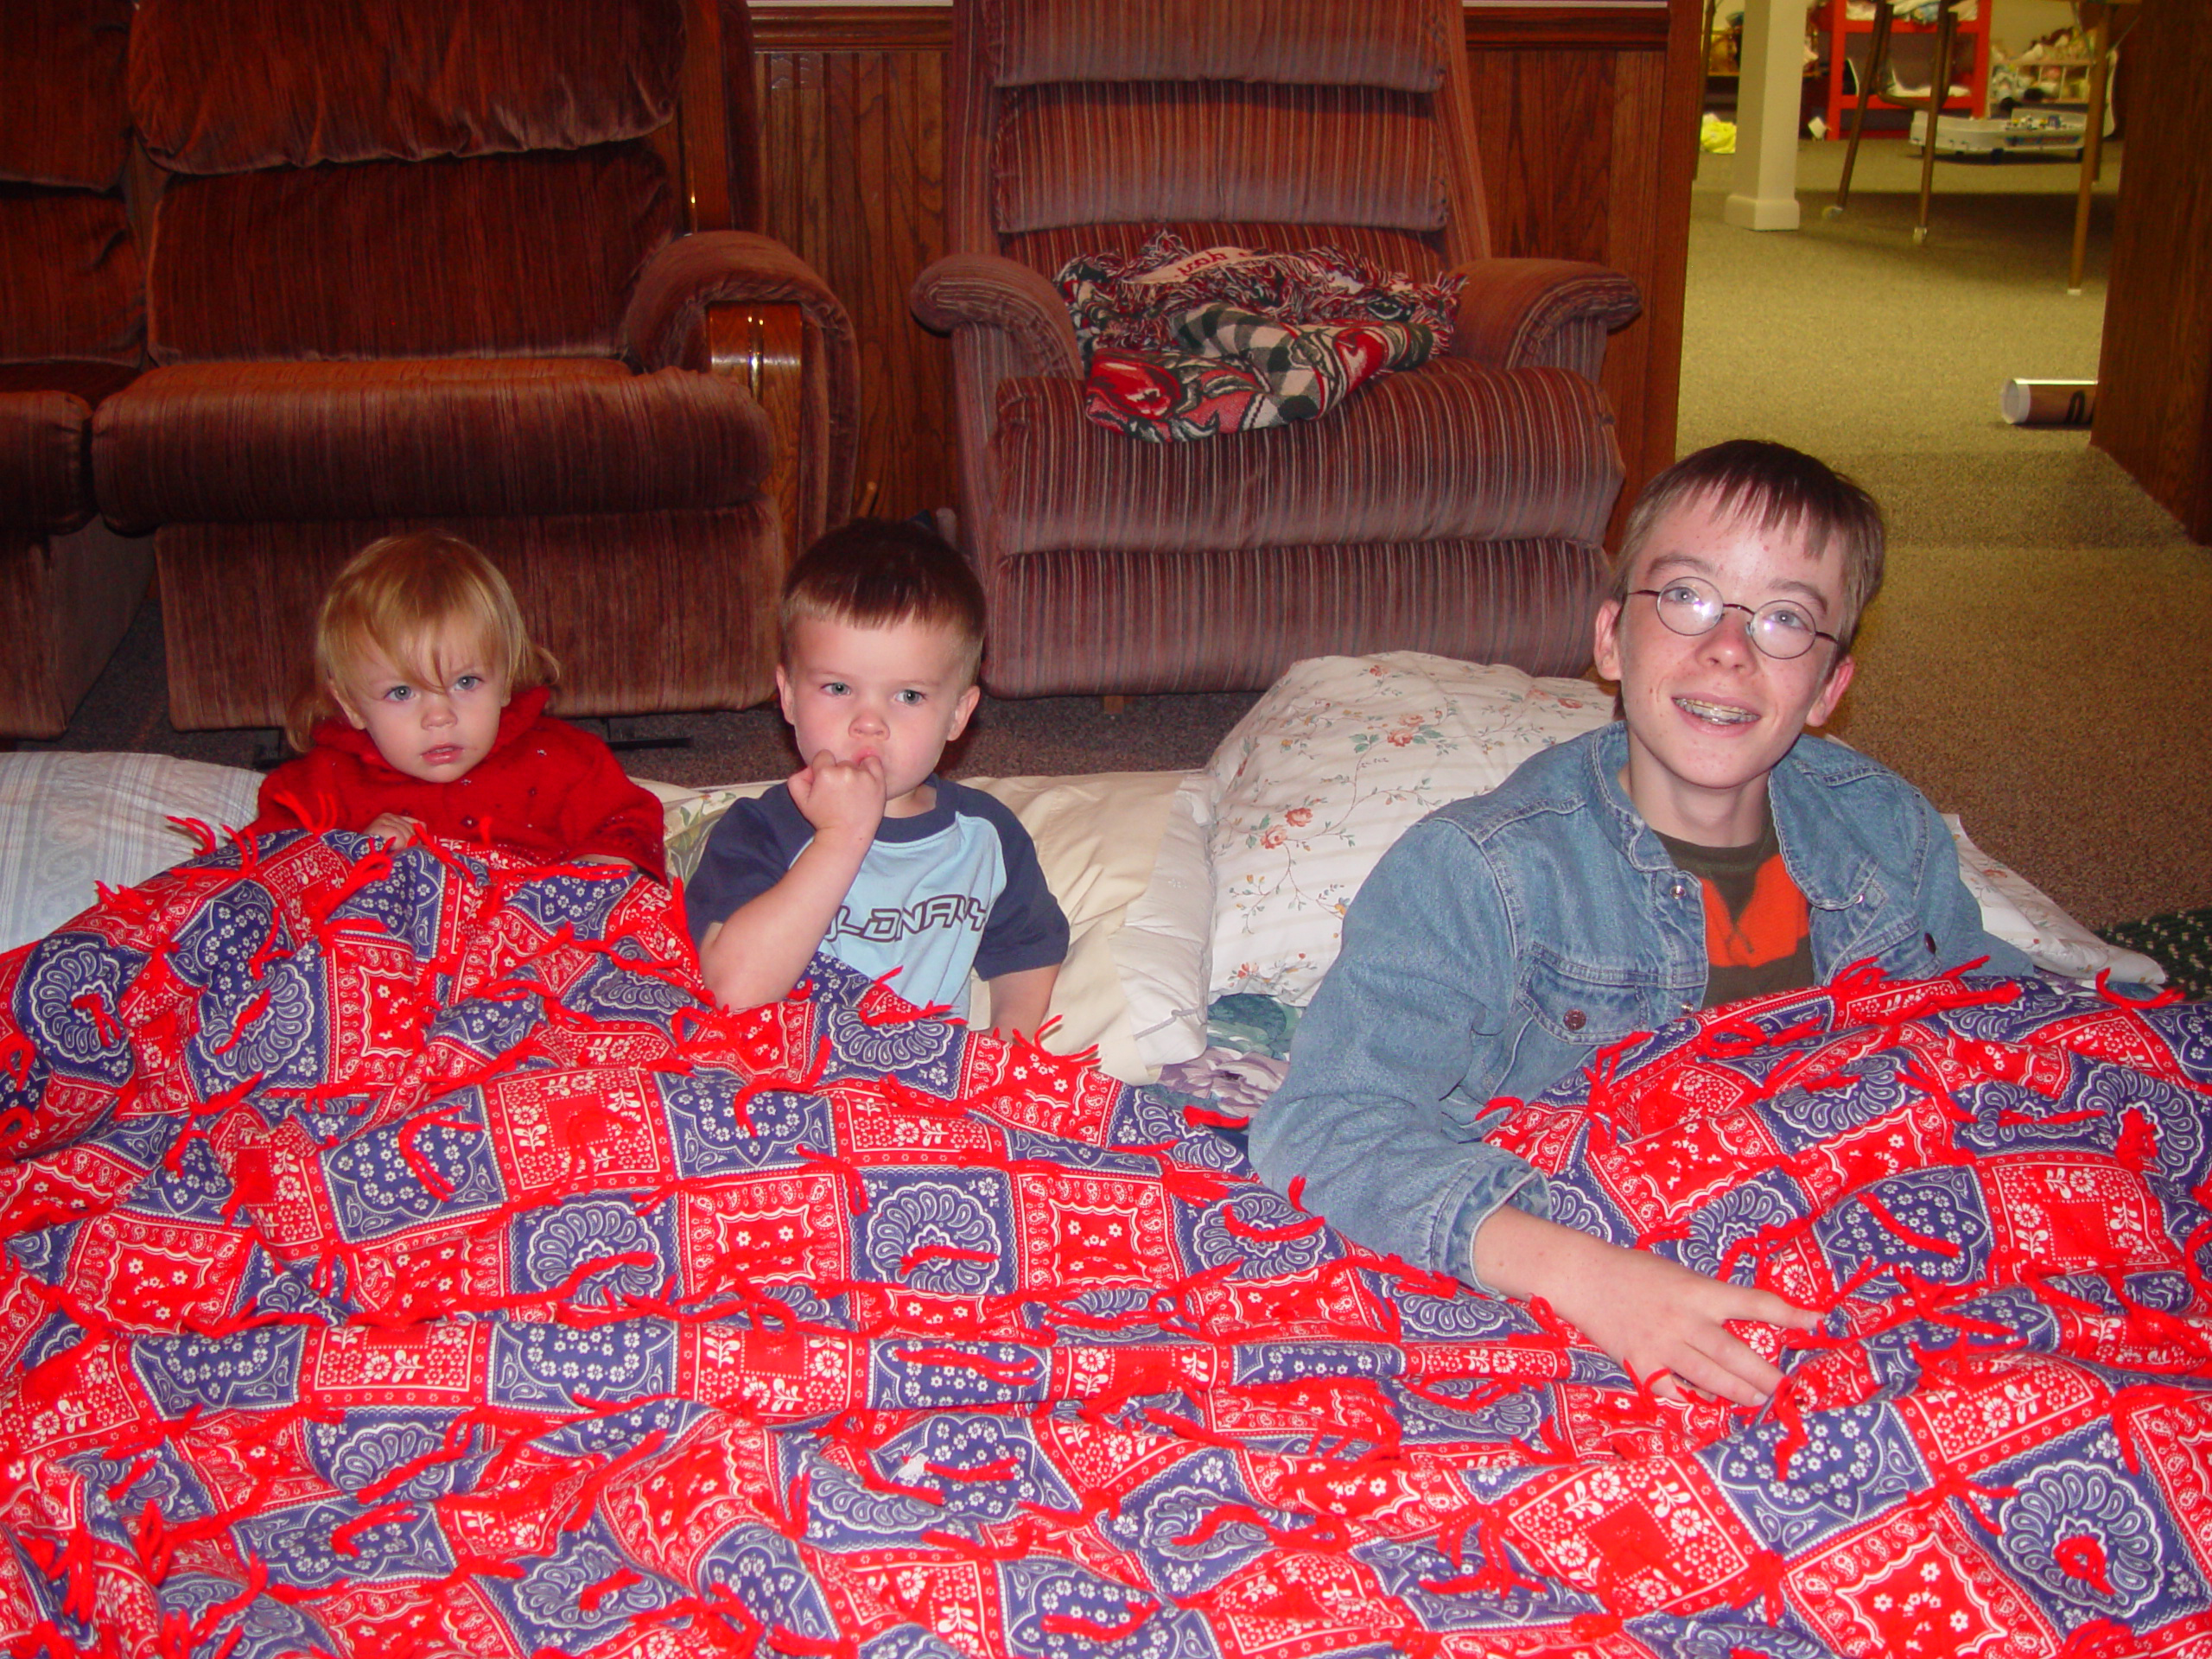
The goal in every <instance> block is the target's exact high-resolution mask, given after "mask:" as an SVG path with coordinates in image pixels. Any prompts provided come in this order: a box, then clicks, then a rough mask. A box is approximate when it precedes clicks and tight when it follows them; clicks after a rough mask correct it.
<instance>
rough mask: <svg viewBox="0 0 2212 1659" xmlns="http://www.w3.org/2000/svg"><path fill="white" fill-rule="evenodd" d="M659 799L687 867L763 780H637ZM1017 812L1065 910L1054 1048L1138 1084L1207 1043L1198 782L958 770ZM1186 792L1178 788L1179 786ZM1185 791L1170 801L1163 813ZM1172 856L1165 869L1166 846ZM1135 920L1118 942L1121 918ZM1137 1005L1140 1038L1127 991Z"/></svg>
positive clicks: (671, 858)
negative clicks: (1094, 1059) (697, 784)
mask: <svg viewBox="0 0 2212 1659" xmlns="http://www.w3.org/2000/svg"><path fill="white" fill-rule="evenodd" d="M640 781H641V782H645V787H647V788H648V789H651V790H652V791H654V793H655V794H657V795H658V796H659V797H660V798H661V800H662V802H663V804H664V805H665V806H666V807H667V809H668V862H669V871H670V874H672V875H678V876H684V877H688V876H689V875H690V874H691V872H692V871H694V870H695V869H696V868H698V866H699V860H700V857H701V855H702V854H703V853H704V852H705V850H706V842H707V836H708V835H709V832H710V831H711V830H712V829H713V828H714V826H715V822H716V821H717V820H718V819H719V818H720V817H721V815H722V814H723V813H724V812H725V811H727V810H728V809H729V804H730V803H731V802H732V801H734V800H736V799H738V798H741V797H743V796H753V795H759V794H761V793H763V792H764V791H766V790H768V789H770V788H772V785H770V784H766V783H756V784H733V785H723V786H721V787H718V788H714V789H709V790H703V791H701V790H687V789H681V788H678V787H676V786H674V785H665V784H655V783H652V782H650V781H647V780H642V779H641V780H640ZM961 781H962V782H963V783H965V784H967V785H969V786H970V787H971V788H975V789H980V790H982V791H985V792H986V793H988V794H990V795H993V796H995V797H996V798H998V799H999V800H1000V801H1001V802H1003V803H1004V804H1006V806H1007V808H1008V809H1009V810H1012V811H1013V813H1014V816H1015V817H1018V818H1020V820H1021V824H1022V828H1024V829H1027V830H1028V832H1029V836H1030V839H1031V840H1032V841H1033V842H1035V843H1036V845H1037V861H1038V863H1039V866H1040V867H1041V868H1043V870H1044V873H1045V882H1046V886H1048V887H1051V888H1052V895H1053V897H1054V898H1056V899H1058V900H1059V901H1060V908H1061V909H1062V910H1064V911H1065V912H1067V918H1068V932H1069V938H1068V957H1067V960H1066V961H1065V962H1064V963H1061V964H1060V973H1059V977H1058V980H1056V981H1055V982H1054V983H1053V987H1052V1012H1053V1013H1054V1014H1058V1016H1059V1020H1060V1023H1059V1026H1058V1027H1057V1029H1056V1030H1055V1032H1054V1033H1053V1034H1052V1036H1051V1037H1050V1038H1048V1039H1046V1044H1047V1046H1049V1047H1051V1048H1052V1049H1053V1050H1054V1051H1056V1052H1060V1053H1073V1052H1078V1051H1080V1050H1082V1049H1085V1048H1090V1047H1092V1046H1096V1048H1097V1050H1098V1063H1099V1065H1100V1066H1101V1067H1102V1068H1103V1070H1104V1071H1106V1072H1107V1073H1108V1074H1109V1075H1110V1076H1113V1077H1120V1078H1122V1079H1124V1080H1126V1081H1128V1082H1132V1083H1148V1082H1150V1081H1151V1080H1152V1079H1153V1078H1154V1077H1157V1076H1158V1075H1159V1071H1160V1066H1162V1065H1167V1064H1170V1063H1172V1062H1173V1061H1176V1060H1185V1059H1189V1058H1192V1056H1194V1055H1196V1054H1198V1053H1199V1052H1202V1051H1203V1050H1204V1049H1205V1001H1206V998H1205V931H1206V923H1207V918H1208V917H1209V916H1210V914H1211V886H1210V885H1209V884H1208V883H1207V882H1206V880H1205V849H1204V843H1203V842H1202V840H1201V839H1200V838H1199V836H1198V830H1197V827H1196V819H1195V817H1192V812H1193V810H1194V809H1193V808H1192V806H1191V805H1189V804H1187V801H1186V797H1188V798H1196V799H1197V800H1198V801H1200V802H1203V800H1204V798H1205V785H1204V780H1203V779H1202V778H1200V776H1199V775H1198V774H1197V773H1185V772H1098V773H1094V774H1091V775H1090V776H1087V777H1080V778H1001V779H992V778H968V779H962V780H961ZM1185 785H1188V786H1189V787H1188V789H1187V790H1185ZM1179 801H1185V803H1186V804H1184V805H1182V806H1181V807H1180V808H1179V810H1171V809H1173V808H1174V807H1175V804H1176V803H1177V802H1179ZM1177 817H1180V820H1181V823H1180V826H1179V828H1178V829H1177V830H1176V833H1175V835H1174V836H1173V848H1174V849H1175V856H1174V857H1173V858H1172V859H1170V860H1168V861H1166V864H1165V866H1164V868H1163V865H1162V847H1163V843H1164V842H1167V841H1168V839H1169V838H1168V836H1167V831H1168V828H1169V825H1170V823H1172V822H1175V821H1176V819H1177ZM1132 914H1134V915H1135V917H1136V918H1137V923H1138V925H1137V929H1136V931H1135V934H1134V935H1133V937H1131V938H1129V939H1128V941H1127V942H1126V944H1125V943H1124V942H1123V941H1122V938H1121V935H1122V933H1123V932H1125V931H1128V929H1126V928H1125V926H1124V918H1127V917H1129V916H1131V915H1132ZM1133 998H1134V1001H1135V1004H1136V1005H1137V1006H1138V1007H1141V1009H1142V1011H1143V1012H1142V1020H1141V1034H1140V1030H1139V1028H1138V1026H1137V1024H1136V1023H1135V1021H1134V1020H1133V1018H1132V1001H1133ZM968 1019H969V1024H970V1025H973V1026H976V1027H983V1026H986V1025H988V1023H989V1021H990V994H989V990H988V987H986V986H984V985H983V984H982V982H975V983H973V984H972V985H971V988H970V992H969V1010H968Z"/></svg>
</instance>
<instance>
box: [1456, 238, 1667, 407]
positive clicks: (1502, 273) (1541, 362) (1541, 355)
mask: <svg viewBox="0 0 2212 1659" xmlns="http://www.w3.org/2000/svg"><path fill="white" fill-rule="evenodd" d="M1452 275H1454V276H1459V277H1465V278H1466V279H1467V280H1466V286H1465V288H1464V289H1461V291H1460V295H1459V327H1458V328H1457V331H1456V332H1455V333H1454V334H1453V335H1452V353H1451V354H1452V356H1454V357H1466V358H1472V359H1474V360H1475V361H1477V362H1478V363H1483V364H1486V365H1490V366H1491V367H1493V368H1500V369H1519V368H1530V367H1548V368H1561V369H1572V370H1573V371H1574V372H1576V373H1578V374H1580V375H1582V376H1584V377H1586V378H1588V379H1592V380H1595V379H1596V378H1598V373H1599V370H1600V369H1602V368H1603V367H1604V366H1605V336H1606V335H1607V334H1609V333H1611V331H1612V330H1614V329H1616V328H1619V327H1623V326H1624V325H1625V324H1627V323H1628V322H1629V321H1630V320H1632V319H1633V318H1634V317H1635V315H1636V314H1637V312H1638V311H1640V310H1642V309H1643V298H1642V296H1639V295H1638V294H1637V289H1636V284H1635V283H1634V282H1632V281H1631V280H1630V278H1628V277H1624V276H1623V275H1622V274H1621V273H1620V272H1619V271H1618V270H1612V269H1611V268H1610V267H1608V266H1605V265H1595V264H1586V263H1585V262H1583V261H1581V260H1577V259H1471V260H1469V261H1468V262H1467V263H1466V264H1464V265H1459V266H1457V267H1455V268H1454V270H1453V271H1452Z"/></svg>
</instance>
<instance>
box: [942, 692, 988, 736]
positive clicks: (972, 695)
mask: <svg viewBox="0 0 2212 1659" xmlns="http://www.w3.org/2000/svg"><path fill="white" fill-rule="evenodd" d="M982 700H983V688H982V686H980V685H971V686H969V688H968V689H967V690H965V691H963V692H962V693H961V694H960V701H959V702H956V703H955V704H953V705H952V725H951V727H950V728H949V729H948V730H947V731H946V732H945V734H944V741H946V742H948V743H950V742H951V741H952V740H953V739H954V738H956V737H957V736H959V735H960V734H961V733H963V732H964V731H966V730H967V729H968V716H969V715H972V714H974V713H975V712H976V704H977V703H979V702H982Z"/></svg>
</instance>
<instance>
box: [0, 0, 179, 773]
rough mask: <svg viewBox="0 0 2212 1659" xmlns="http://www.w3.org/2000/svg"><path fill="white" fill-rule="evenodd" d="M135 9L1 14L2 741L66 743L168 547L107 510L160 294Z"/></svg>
mask: <svg viewBox="0 0 2212 1659" xmlns="http://www.w3.org/2000/svg"><path fill="white" fill-rule="evenodd" d="M129 30H130V0H10V3H8V4H6V5H4V6H0V64H4V65H6V66H7V91H6V95H5V96H4V97H0V737H58V736H59V735H60V734H61V733H62V731H63V730H64V729H65V728H67V726H68V723H69V715H70V714H71V712H72V711H73V709H75V708H76V706H77V703H78V701H79V698H81V697H82V696H84V694H85V692H86V689H87V688H89V687H90V686H91V684H92V681H93V680H94V679H95V678H96V677H98V676H99V671H100V669H101V667H102V665H103V664H105V663H106V661H107V659H108V658H109V656H110V655H111V653H112V652H114V650H115V646H116V642H117V641H118V639H121V638H122V637H123V632H124V629H125V628H126V627H127V626H129V625H130V614H131V613H132V611H134V610H135V609H136V608H137V605H138V601H139V600H140V599H141V598H142V597H143V595H144V594H145V592H146V579H147V577H148V575H149V574H150V573H151V571H152V569H153V557H154V555H153V547H152V544H151V543H149V542H146V541H145V540H143V539H140V540H138V541H135V542H127V541H124V540H123V539H122V538H120V537H117V536H116V535H114V534H113V533H112V532H111V531H109V530H108V528H107V526H106V525H105V524H102V523H101V522H100V521H99V519H98V518H94V517H93V516H92V506H93V502H92V470H91V467H89V466H88V464H87V462H86V445H87V440H88V436H89V434H90V432H91V429H92V410H93V409H94V408H95V407H97V406H98V404H99V402H100V400H101V399H102V398H104V397H106V396H108V394H110V393H111V392H112V391H117V390H118V388H120V387H122V386H124V385H129V384H130V378H131V377H132V376H133V375H135V374H136V373H137V372H138V367H139V363H140V359H141V353H142V349H143V339H144V335H145V310H146V304H145V283H144V277H143V271H142V270H141V267H140V265H139V261H138V249H137V244H136V243H135V242H133V241H132V239H131V236H130V226H129V224H128V222H127V220H126V219H125V217H124V203H123V198H122V195H121V184H122V178H123V172H124V160H125V157H126V156H127V154H128V151H129V147H130V116H129V113H128V111H126V110H125V108H124V99H123V68H124V49H125V43H126V41H127V39H128V35H129Z"/></svg>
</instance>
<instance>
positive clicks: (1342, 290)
mask: <svg viewBox="0 0 2212 1659" xmlns="http://www.w3.org/2000/svg"><path fill="white" fill-rule="evenodd" d="M1056 280H1057V281H1058V283H1059V288H1060V293H1061V295H1062V296H1064V297H1065V299H1066V301H1067V302H1068V309H1069V312H1070V315H1071V317H1072V318H1073V320H1074V322H1075V331H1076V338H1077V340H1078V341H1079V342H1080V343H1081V345H1082V346H1083V349H1084V360H1085V362H1086V364H1087V365H1088V371H1087V374H1086V378H1085V380H1084V414H1086V415H1087V416H1090V418H1091V419H1092V420H1094V421H1096V422H1097V423H1099V424H1100V425H1102V426H1109V427H1112V428H1113V429H1115V430H1116V431H1117V432H1120V433H1122V434H1123V435H1125V436H1128V437H1132V438H1141V439H1142V440H1144V441H1145V442H1148V443H1172V442H1184V441H1186V440H1189V439H1193V438H1210V437H1214V436H1216V435H1219V434H1221V433H1224V432H1250V431H1256V430H1258V429H1261V428H1262V427H1270V426H1281V425H1283V424H1284V423H1287V422H1290V421H1304V420H1311V419H1313V417H1314V416H1317V415H1321V414H1324V413H1325V412H1326V411H1328V410H1331V409H1333V408H1334V407H1336V405H1337V404H1340V403H1342V402H1343V401H1344V398H1346V397H1350V396H1351V393H1352V392H1354V391H1357V389H1358V388H1359V387H1361V386H1363V385H1365V384H1366V383H1367V382H1368V381H1370V380H1372V379H1373V378H1376V376H1377V375H1380V374H1386V373H1389V372H1391V371H1392V370H1395V369H1411V368H1418V367H1419V366H1420V365H1422V364H1423V363H1426V362H1427V361H1428V359H1430V358H1431V357H1432V356H1433V355H1434V354H1435V353H1437V352H1439V351H1441V350H1443V349H1444V348H1445V347H1446V346H1448V345H1449V344H1450V343H1451V340H1452V327H1453V324H1454V321H1455V320H1456V318H1457V316H1458V310H1459V289H1460V287H1461V284H1462V281H1463V279H1462V278H1460V277H1444V278H1442V279H1441V280H1440V281H1438V282H1433V283H1422V282H1416V281H1414V279H1413V278H1411V277H1402V276H1397V275H1395V274H1393V273H1391V272H1389V271H1385V270H1382V269H1380V268H1379V267H1377V266H1376V265H1375V264H1373V263H1371V262H1370V261H1369V260H1366V259H1363V258H1361V257H1359V256H1358V255H1357V254H1352V253H1346V252H1344V251H1341V250H1338V249H1336V248H1310V249H1307V250H1306V251H1304V252H1302V253H1263V252H1255V251H1252V250H1250V249H1249V248H1205V249H1202V250H1200V251H1197V252H1195V253H1194V252H1192V251H1191V249H1190V248H1188V247H1186V246H1185V245H1184V243H1183V241H1182V240H1181V238H1179V237H1177V236H1176V235H1175V234H1174V233H1173V232H1171V231H1161V232H1157V233H1156V234H1154V237H1153V238H1152V239H1151V240H1150V241H1148V242H1147V243H1146V244H1145V245H1144V247H1143V248H1142V249H1141V251H1139V252H1138V253H1136V254H1135V256H1134V257H1129V258H1127V259H1124V258H1121V257H1116V256H1115V255H1112V254H1078V255H1077V257H1074V258H1072V259H1071V260H1069V261H1068V262H1067V264H1065V265H1063V266H1062V267H1061V268H1060V273H1059V276H1058V278H1057V279H1056Z"/></svg>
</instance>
